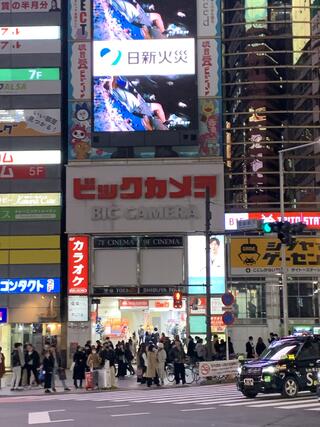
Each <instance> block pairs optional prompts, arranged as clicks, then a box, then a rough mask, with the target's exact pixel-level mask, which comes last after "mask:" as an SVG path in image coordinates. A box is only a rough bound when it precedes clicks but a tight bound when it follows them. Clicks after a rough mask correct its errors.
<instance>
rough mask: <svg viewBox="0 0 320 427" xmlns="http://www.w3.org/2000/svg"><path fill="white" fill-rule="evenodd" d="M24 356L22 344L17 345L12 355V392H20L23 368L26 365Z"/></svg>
mask: <svg viewBox="0 0 320 427" xmlns="http://www.w3.org/2000/svg"><path fill="white" fill-rule="evenodd" d="M23 359H24V356H23V350H22V344H21V343H19V342H18V343H17V342H16V343H15V344H14V348H13V351H12V353H11V366H12V380H11V391H14V390H20V388H19V385H20V381H21V373H22V366H23V365H24V360H23Z"/></svg>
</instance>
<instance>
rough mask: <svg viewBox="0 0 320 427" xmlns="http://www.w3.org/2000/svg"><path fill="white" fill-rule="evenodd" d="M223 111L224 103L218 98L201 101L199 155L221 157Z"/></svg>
mask: <svg viewBox="0 0 320 427" xmlns="http://www.w3.org/2000/svg"><path fill="white" fill-rule="evenodd" d="M221 109H222V101H221V99H218V98H207V99H200V100H199V114H200V120H199V139H198V142H199V155H200V156H201V157H207V156H221V155H222V154H221V153H222V144H221V142H222V141H221V139H222V138H221Z"/></svg>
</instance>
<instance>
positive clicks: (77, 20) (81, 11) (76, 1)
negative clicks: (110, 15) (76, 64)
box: [69, 0, 91, 40]
mask: <svg viewBox="0 0 320 427" xmlns="http://www.w3.org/2000/svg"><path fill="white" fill-rule="evenodd" d="M69 13H70V38H71V39H73V40H89V39H90V36H91V0H70V1H69Z"/></svg>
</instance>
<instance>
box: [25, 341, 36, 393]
mask: <svg viewBox="0 0 320 427" xmlns="http://www.w3.org/2000/svg"><path fill="white" fill-rule="evenodd" d="M39 367H40V356H39V353H38V352H37V351H36V350H35V349H34V348H33V346H32V344H28V345H27V347H26V354H25V368H26V371H27V385H28V387H29V388H31V385H30V378H31V372H32V373H33V376H34V379H35V381H36V383H37V385H38V386H39V385H40V381H39V378H38V369H39Z"/></svg>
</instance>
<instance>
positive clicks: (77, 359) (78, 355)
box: [73, 346, 87, 388]
mask: <svg viewBox="0 0 320 427" xmlns="http://www.w3.org/2000/svg"><path fill="white" fill-rule="evenodd" d="M73 361H74V368H73V384H74V386H75V388H79V387H80V388H82V381H83V380H84V379H85V372H86V367H87V363H86V362H87V355H86V352H85V351H84V348H83V347H80V346H79V347H78V348H77V351H76V352H75V353H74V355H73ZM78 381H79V382H80V383H79V386H78Z"/></svg>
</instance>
